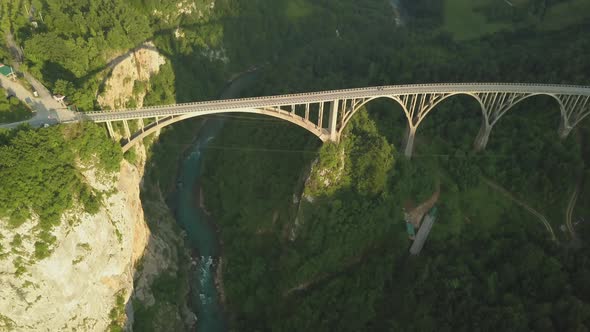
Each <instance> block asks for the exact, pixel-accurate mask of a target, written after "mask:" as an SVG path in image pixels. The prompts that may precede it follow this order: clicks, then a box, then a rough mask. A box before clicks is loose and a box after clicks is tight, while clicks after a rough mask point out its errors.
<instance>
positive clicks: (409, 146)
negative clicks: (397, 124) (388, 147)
mask: <svg viewBox="0 0 590 332" xmlns="http://www.w3.org/2000/svg"><path fill="white" fill-rule="evenodd" d="M416 130H418V127H414V126H410V125H408V127H407V128H406V138H405V140H404V155H405V156H406V158H408V159H410V158H412V154H413V153H414V139H415V138H416Z"/></svg>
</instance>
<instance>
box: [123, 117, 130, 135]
mask: <svg viewBox="0 0 590 332" xmlns="http://www.w3.org/2000/svg"><path fill="white" fill-rule="evenodd" d="M123 127H124V128H125V138H131V130H129V124H128V123H127V120H123Z"/></svg>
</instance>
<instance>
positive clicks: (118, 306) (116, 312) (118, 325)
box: [108, 290, 126, 332]
mask: <svg viewBox="0 0 590 332" xmlns="http://www.w3.org/2000/svg"><path fill="white" fill-rule="evenodd" d="M109 318H110V319H111V323H110V324H109V326H108V331H109V332H123V331H125V330H124V324H125V318H126V314H125V297H124V290H121V291H119V292H118V293H117V295H116V296H115V306H114V307H113V309H111V311H110V312H109Z"/></svg>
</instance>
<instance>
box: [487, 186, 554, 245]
mask: <svg viewBox="0 0 590 332" xmlns="http://www.w3.org/2000/svg"><path fill="white" fill-rule="evenodd" d="M484 182H485V183H486V184H487V185H488V186H490V187H491V188H492V189H494V190H496V191H497V192H499V193H501V194H502V195H504V196H506V197H508V198H509V199H510V200H511V201H513V202H514V203H516V204H518V205H520V206H522V207H523V208H524V209H525V210H527V211H528V212H530V213H531V214H532V215H534V216H535V217H537V218H538V219H539V220H540V221H541V222H542V223H543V225H544V226H545V228H546V229H547V232H549V234H551V239H552V240H553V241H555V242H557V237H556V236H555V232H553V228H552V227H551V224H550V223H549V221H548V220H547V218H545V216H543V215H542V214H541V213H539V211H537V210H535V209H533V208H532V207H531V206H530V205H528V204H526V203H525V202H523V201H521V200H519V199H517V198H516V197H514V195H512V194H511V193H510V192H509V191H508V190H506V189H504V188H503V187H501V186H500V185H498V184H497V183H495V182H493V181H492V180H489V179H485V178H484Z"/></svg>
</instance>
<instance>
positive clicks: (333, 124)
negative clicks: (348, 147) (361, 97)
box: [328, 100, 340, 143]
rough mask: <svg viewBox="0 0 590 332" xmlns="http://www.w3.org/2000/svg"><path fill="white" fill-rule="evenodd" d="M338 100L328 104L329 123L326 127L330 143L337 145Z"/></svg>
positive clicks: (338, 138)
mask: <svg viewBox="0 0 590 332" xmlns="http://www.w3.org/2000/svg"><path fill="white" fill-rule="evenodd" d="M339 103H340V100H334V101H333V102H331V103H330V120H329V121H330V123H329V125H328V131H329V132H330V141H332V142H336V143H338V141H339V140H340V137H338V104H339Z"/></svg>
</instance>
